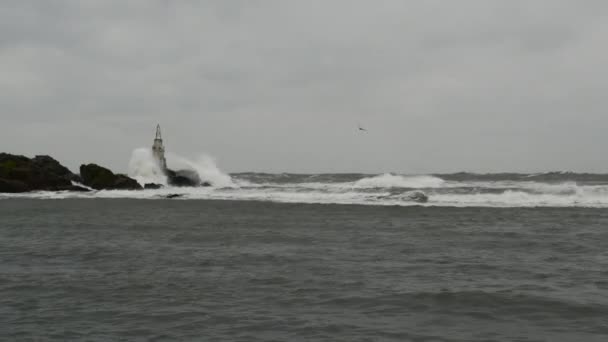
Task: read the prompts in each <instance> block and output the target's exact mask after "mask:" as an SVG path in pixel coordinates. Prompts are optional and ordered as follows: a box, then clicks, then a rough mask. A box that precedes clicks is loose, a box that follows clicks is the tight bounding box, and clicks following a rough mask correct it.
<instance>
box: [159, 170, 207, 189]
mask: <svg viewBox="0 0 608 342" xmlns="http://www.w3.org/2000/svg"><path fill="white" fill-rule="evenodd" d="M167 183H169V185H172V186H180V187H194V186H199V185H201V178H200V177H199V175H198V173H197V172H196V171H193V170H179V171H173V170H167Z"/></svg>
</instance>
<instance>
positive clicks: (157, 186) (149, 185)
mask: <svg viewBox="0 0 608 342" xmlns="http://www.w3.org/2000/svg"><path fill="white" fill-rule="evenodd" d="M162 187H163V186H162V185H160V184H154V183H147V184H145V185H144V189H146V190H156V189H161V188H162Z"/></svg>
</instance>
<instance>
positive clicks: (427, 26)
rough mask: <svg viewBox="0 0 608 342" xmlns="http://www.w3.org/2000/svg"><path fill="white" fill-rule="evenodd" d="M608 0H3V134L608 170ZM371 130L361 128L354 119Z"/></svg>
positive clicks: (260, 164)
mask: <svg viewBox="0 0 608 342" xmlns="http://www.w3.org/2000/svg"><path fill="white" fill-rule="evenodd" d="M606 18H608V1H604V0H597V1H594V0H587V1H575V0H571V1H560V0H535V1H530V0H519V1H518V0H503V1H491V0H459V1H444V0H425V1H423V0H416V1H407V0H394V1H392V0H376V1H370V0H305V1H304V0H293V1H291V0H268V1H264V0H217V1H169V0H141V1H125V0H116V1H110V0H99V1H82V0H74V1H47V0H39V1H28V0H13V1H11V0H5V1H2V2H1V3H0V119H1V120H0V151H5V152H11V153H19V154H26V155H30V156H31V155H34V154H50V155H52V156H54V157H56V158H57V159H59V160H60V161H61V162H62V163H64V164H65V165H67V166H69V167H70V168H72V169H77V167H78V165H79V164H80V163H83V162H98V163H100V164H102V165H106V166H108V167H111V168H112V169H114V170H117V171H126V169H127V165H128V162H129V158H130V154H131V151H132V150H133V149H134V148H137V147H142V146H150V145H151V143H152V140H153V138H154V130H155V126H156V124H157V123H160V124H161V125H162V127H163V133H164V138H165V144H166V147H167V150H169V151H171V152H175V153H178V154H180V155H184V156H189V157H194V156H197V155H199V154H202V153H206V154H209V155H212V156H213V157H215V159H216V160H217V161H218V163H219V166H220V167H221V168H222V169H224V170H227V171H232V172H234V171H269V172H283V171H286V172H348V171H353V172H373V173H376V172H378V173H379V172H403V173H426V172H452V171H462V170H467V171H478V172H497V171H544V170H574V171H592V172H608V151H607V150H608V134H607V132H608V99H607V98H608V71H607V70H608V20H607V19H606ZM358 122H360V123H361V124H362V125H364V126H366V127H367V128H368V129H369V132H368V133H367V134H365V133H359V132H358V131H357V124H358Z"/></svg>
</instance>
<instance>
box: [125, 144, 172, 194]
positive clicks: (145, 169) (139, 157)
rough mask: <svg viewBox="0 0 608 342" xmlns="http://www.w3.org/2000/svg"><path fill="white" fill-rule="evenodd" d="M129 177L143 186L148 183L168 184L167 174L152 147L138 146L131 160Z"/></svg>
mask: <svg viewBox="0 0 608 342" xmlns="http://www.w3.org/2000/svg"><path fill="white" fill-rule="evenodd" d="M129 177H131V178H133V179H135V180H136V181H137V182H139V184H141V185H142V186H143V185H145V184H148V183H155V184H162V185H167V176H165V174H164V173H163V171H162V170H161V168H160V165H159V164H158V161H157V160H156V159H155V158H154V155H153V154H152V149H150V148H146V147H143V148H137V149H135V150H133V153H132V154H131V160H130V161H129Z"/></svg>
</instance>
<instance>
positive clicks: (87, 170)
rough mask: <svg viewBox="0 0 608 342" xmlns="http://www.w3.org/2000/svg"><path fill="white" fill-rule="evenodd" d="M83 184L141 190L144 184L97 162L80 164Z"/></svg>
mask: <svg viewBox="0 0 608 342" xmlns="http://www.w3.org/2000/svg"><path fill="white" fill-rule="evenodd" d="M80 176H81V177H82V184H84V185H86V186H89V187H91V188H93V189H96V190H141V189H142V186H141V185H139V183H138V182H137V181H136V180H135V179H133V178H129V177H127V176H125V175H122V174H114V173H113V172H112V171H110V170H108V169H106V168H105V167H101V166H99V165H97V164H86V165H81V166H80Z"/></svg>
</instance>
